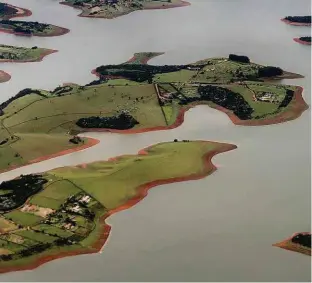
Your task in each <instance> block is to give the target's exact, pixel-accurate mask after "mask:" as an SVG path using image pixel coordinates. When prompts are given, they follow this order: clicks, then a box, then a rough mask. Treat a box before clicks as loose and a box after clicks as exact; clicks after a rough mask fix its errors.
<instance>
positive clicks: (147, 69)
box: [0, 53, 307, 171]
mask: <svg viewBox="0 0 312 283" xmlns="http://www.w3.org/2000/svg"><path fill="white" fill-rule="evenodd" d="M159 54H160V53H140V54H136V55H135V56H134V57H133V58H132V59H131V60H129V62H126V63H124V64H120V65H109V66H101V67H98V68H97V69H96V70H94V73H96V74H97V75H98V76H100V78H99V79H98V80H95V81H93V82H91V83H89V84H87V85H85V86H79V85H76V84H72V85H65V86H59V87H57V88H55V89H54V90H52V91H46V90H36V89H24V90H22V91H20V92H19V93H18V94H16V95H15V96H14V97H12V98H10V99H9V100H8V101H6V102H4V103H2V104H0V157H1V158H0V171H4V170H9V169H12V168H16V167H19V166H23V165H26V164H29V163H34V162H37V161H40V160H43V159H47V158H51V157H55V156H57V155H58V154H59V155H61V154H65V153H67V152H72V151H74V150H79V149H80V148H86V147H88V146H92V145H93V144H95V143H96V141H94V140H91V139H82V138H79V137H78V136H77V135H78V134H79V133H82V132H87V131H111V132H120V133H125V134H126V133H139V132H145V131H155V130H166V129H172V128H175V127H177V126H179V125H180V124H181V123H183V119H184V112H185V111H187V110H188V109H189V108H191V107H193V106H195V105H198V104H205V105H208V106H210V107H213V108H216V109H219V110H220V111H223V112H225V113H226V114H227V115H228V116H229V117H230V118H231V120H232V121H233V123H235V124H238V125H246V126H249V125H252V126H257V125H267V124H273V123H281V122H285V121H288V120H292V119H295V118H297V117H299V116H300V115H301V113H302V112H303V111H304V110H306V109H307V105H306V103H305V102H304V100H303V99H302V96H301V92H302V88H300V87H297V86H290V85H279V84H277V85H275V84H272V83H264V82H262V81H263V80H267V79H268V77H269V78H270V79H277V78H278V79H281V78H284V77H285V78H291V77H300V76H299V75H296V74H292V73H288V72H285V71H283V70H281V69H279V68H276V67H266V66H260V65H257V64H254V63H250V62H249V63H248V62H247V61H248V60H249V59H248V58H246V57H244V56H243V57H240V56H238V59H237V56H236V55H231V56H230V58H231V59H229V58H212V59H206V60H201V61H199V62H196V63H192V64H188V65H173V66H151V65H146V64H144V63H145V62H147V61H148V58H152V57H155V56H157V55H159ZM237 60H240V61H237ZM242 60H243V61H244V63H243V62H241V61H242ZM246 60H247V61H246ZM204 127H205V126H204V125H203V128H204Z"/></svg>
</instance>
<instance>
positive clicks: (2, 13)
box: [0, 2, 31, 20]
mask: <svg viewBox="0 0 312 283" xmlns="http://www.w3.org/2000/svg"><path fill="white" fill-rule="evenodd" d="M30 15H31V11H29V10H27V9H24V8H20V7H16V6H13V5H10V4H7V3H3V2H0V19H3V20H9V19H11V18H17V17H27V16H30Z"/></svg>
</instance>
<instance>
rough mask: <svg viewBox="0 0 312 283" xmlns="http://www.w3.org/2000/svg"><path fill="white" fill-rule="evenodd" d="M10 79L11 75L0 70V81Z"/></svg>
mask: <svg viewBox="0 0 312 283" xmlns="http://www.w3.org/2000/svg"><path fill="white" fill-rule="evenodd" d="M10 79H11V75H9V74H8V73H6V72H4V71H1V70H0V83H5V82H7V81H9V80H10Z"/></svg>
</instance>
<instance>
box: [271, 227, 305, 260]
mask: <svg viewBox="0 0 312 283" xmlns="http://www.w3.org/2000/svg"><path fill="white" fill-rule="evenodd" d="M298 234H305V235H311V232H301V233H295V234H293V235H292V236H290V237H289V238H287V239H286V240H284V241H282V242H279V243H276V244H273V245H272V246H274V247H279V248H281V249H284V250H288V251H292V252H298V253H302V254H305V255H309V256H311V249H308V248H306V247H303V246H301V245H300V244H296V243H294V242H292V241H291V240H292V238H293V237H295V236H297V235H298Z"/></svg>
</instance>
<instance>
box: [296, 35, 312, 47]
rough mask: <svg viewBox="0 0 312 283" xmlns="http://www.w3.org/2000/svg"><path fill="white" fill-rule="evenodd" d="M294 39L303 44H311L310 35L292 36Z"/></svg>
mask: <svg viewBox="0 0 312 283" xmlns="http://www.w3.org/2000/svg"><path fill="white" fill-rule="evenodd" d="M294 41H296V42H298V43H300V44H303V45H311V36H302V37H299V38H294Z"/></svg>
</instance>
